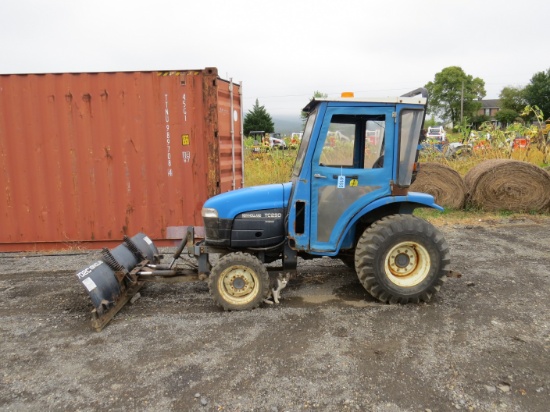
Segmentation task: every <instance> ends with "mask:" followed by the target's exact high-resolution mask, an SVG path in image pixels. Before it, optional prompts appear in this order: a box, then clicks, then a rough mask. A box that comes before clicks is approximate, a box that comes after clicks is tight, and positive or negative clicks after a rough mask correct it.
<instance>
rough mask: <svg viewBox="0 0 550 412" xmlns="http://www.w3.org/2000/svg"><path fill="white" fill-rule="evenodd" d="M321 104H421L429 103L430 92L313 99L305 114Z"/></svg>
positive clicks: (419, 91) (419, 90) (415, 91)
mask: <svg viewBox="0 0 550 412" xmlns="http://www.w3.org/2000/svg"><path fill="white" fill-rule="evenodd" d="M321 102H338V103H369V104H373V103H382V104H421V105H424V106H425V105H426V104H427V103H428V92H427V91H426V89H424V88H418V89H416V90H413V91H411V92H409V93H406V94H404V95H403V96H396V97H366V98H365V97H337V98H333V99H326V98H313V99H312V100H311V101H310V102H309V103H308V104H307V105H306V106H305V107H304V109H303V111H304V112H310V111H312V110H313V109H314V108H315V107H316V106H317V105H318V104H319V103H321Z"/></svg>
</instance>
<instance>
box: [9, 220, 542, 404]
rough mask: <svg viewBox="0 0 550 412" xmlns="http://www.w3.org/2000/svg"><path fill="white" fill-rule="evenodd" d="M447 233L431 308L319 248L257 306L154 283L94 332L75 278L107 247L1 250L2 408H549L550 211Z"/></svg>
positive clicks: (197, 286)
mask: <svg viewBox="0 0 550 412" xmlns="http://www.w3.org/2000/svg"><path fill="white" fill-rule="evenodd" d="M440 229H441V230H442V231H443V232H444V233H445V235H446V238H447V241H448V243H449V246H450V249H451V253H452V268H453V272H452V273H451V276H450V277H449V278H448V280H447V282H446V283H445V285H444V286H443V288H442V290H441V291H440V293H439V294H438V295H437V296H436V298H435V299H434V301H433V302H430V303H429V304H420V305H415V304H412V305H385V304H380V303H378V302H375V301H374V300H373V299H372V298H370V297H369V296H368V294H367V293H366V292H365V291H364V289H363V288H362V287H361V285H360V283H359V281H358V280H357V277H356V275H355V273H354V272H353V271H351V270H350V269H348V268H347V267H346V266H344V265H343V264H342V263H340V262H339V261H337V260H331V259H326V258H323V259H316V260H313V261H307V262H303V261H301V262H300V267H299V274H298V276H297V277H296V278H294V279H292V280H291V282H290V283H289V286H288V287H287V288H286V289H285V290H284V291H283V299H284V300H283V301H282V302H281V304H280V305H273V306H268V305H266V307H262V308H259V309H256V310H254V311H250V312H223V311H220V310H219V309H218V308H217V307H216V306H215V304H214V303H213V302H212V300H211V298H210V296H209V293H208V288H207V287H206V284H205V283H202V282H193V283H172V284H170V283H150V284H147V285H146V286H145V287H144V288H143V289H142V290H141V298H140V299H138V300H137V301H136V302H135V303H134V304H132V305H127V306H126V307H125V308H124V309H123V310H122V311H121V312H120V313H119V314H118V315H117V316H116V317H115V319H114V320H113V321H112V322H111V323H110V324H109V325H108V326H107V327H106V328H105V329H104V330H103V331H102V332H99V333H97V332H94V331H93V330H92V328H91V326H90V322H89V316H90V310H91V308H92V306H91V302H90V300H89V297H88V295H87V294H86V292H85V290H84V288H83V287H82V286H81V284H80V283H79V282H78V281H77V279H76V277H75V273H76V272H77V271H78V270H80V269H82V268H83V267H85V266H87V265H89V264H90V263H92V262H93V261H94V259H95V258H96V257H97V255H98V252H97V251H94V252H85V253H64V254H43V255H38V254H23V253H20V254H17V253H15V254H14V253H9V254H8V253H4V254H0V316H1V323H0V333H1V341H2V347H1V351H0V365H2V366H1V370H0V379H1V380H0V410H2V411H36V410H71V411H76V410H82V411H96V410H102V411H103V410H106V411H122V410H124V411H126V410H139V411H221V410H224V411H303V410H319V411H344V410H359V411H428V410H431V411H448V410H470V411H471V410H479V411H547V410H548V403H549V400H550V360H549V359H550V308H549V303H548V302H549V301H550V299H549V298H550V292H549V291H550V288H549V286H550V268H549V262H550V259H549V257H550V236H549V229H550V220H537V221H531V220H525V219H524V220H521V221H517V220H514V221H507V220H499V221H489V222H480V223H479V224H477V223H476V224H475V225H464V224H457V225H445V226H442V227H440Z"/></svg>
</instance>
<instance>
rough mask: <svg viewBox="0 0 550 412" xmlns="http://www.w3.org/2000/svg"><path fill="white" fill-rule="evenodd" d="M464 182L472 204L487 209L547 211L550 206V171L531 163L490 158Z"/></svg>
mask: <svg viewBox="0 0 550 412" xmlns="http://www.w3.org/2000/svg"><path fill="white" fill-rule="evenodd" d="M464 182H465V183H466V187H467V188H468V200H467V203H468V205H469V206H472V207H474V208H478V209H483V210H486V211H498V210H509V211H512V212H545V211H547V210H549V209H550V174H548V173H547V172H546V171H544V170H543V169H542V168H540V167H538V166H535V165H533V164H531V163H527V162H521V161H518V160H509V159H493V160H486V161H484V162H482V163H479V164H478V165H477V166H474V167H473V168H472V169H471V170H470V171H469V172H468V173H466V176H464Z"/></svg>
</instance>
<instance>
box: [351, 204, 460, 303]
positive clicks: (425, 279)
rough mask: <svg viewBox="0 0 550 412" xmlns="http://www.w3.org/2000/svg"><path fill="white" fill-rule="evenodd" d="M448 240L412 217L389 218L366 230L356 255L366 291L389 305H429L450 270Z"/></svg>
mask: <svg viewBox="0 0 550 412" xmlns="http://www.w3.org/2000/svg"><path fill="white" fill-rule="evenodd" d="M450 261H451V259H450V253H449V248H448V246H447V242H446V241H445V238H444V237H443V235H442V234H441V232H439V231H438V230H437V229H436V228H435V227H433V226H432V225H431V224H430V223H428V222H427V221H425V220H423V219H419V218H417V217H415V216H412V215H392V216H387V217H385V218H383V219H381V220H380V221H378V222H376V223H374V224H373V225H372V226H370V227H369V228H367V229H366V230H365V232H363V234H362V235H361V237H360V238H359V241H358V243H357V248H356V251H355V267H356V269H357V275H358V276H359V280H360V281H361V283H362V285H363V286H364V288H365V289H366V290H367V292H369V293H370V294H371V295H372V296H373V297H375V298H376V299H378V300H380V301H382V302H388V303H408V302H420V301H423V302H428V301H429V300H430V299H431V298H432V297H433V295H434V294H435V293H436V292H437V291H438V290H439V289H440V287H441V285H442V284H443V282H444V281H445V279H446V276H447V273H448V271H449V270H450Z"/></svg>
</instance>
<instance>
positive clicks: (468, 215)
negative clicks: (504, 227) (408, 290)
mask: <svg viewBox="0 0 550 412" xmlns="http://www.w3.org/2000/svg"><path fill="white" fill-rule="evenodd" d="M296 153H297V151H296V150H274V151H271V152H267V153H253V152H252V151H251V150H247V151H246V152H245V183H246V186H247V187H251V186H259V185H265V184H270V183H285V182H288V181H290V176H291V173H292V167H293V165H294V160H295V158H296ZM487 159H515V160H521V161H526V162H529V163H533V164H535V165H537V166H544V164H543V163H542V159H543V154H542V153H541V152H540V151H539V150H538V149H536V148H531V149H530V150H524V149H522V150H515V151H512V152H511V153H510V152H507V151H504V150H499V149H495V148H488V149H485V150H474V151H472V153H471V154H470V155H468V156H465V157H461V158H458V159H446V158H445V157H444V156H443V154H442V153H440V152H438V153H424V154H423V155H422V156H421V161H432V162H439V163H442V164H446V165H447V166H449V167H451V168H453V169H454V170H456V171H457V172H458V173H459V174H460V175H461V176H464V175H465V174H466V173H467V172H468V171H469V170H470V169H471V168H472V167H474V166H475V165H477V164H478V163H480V162H482V161H484V160H487ZM414 214H415V215H417V216H419V217H422V218H424V219H426V220H428V221H430V222H432V223H434V224H439V225H442V224H450V223H452V222H453V221H460V222H462V223H468V222H469V221H471V223H474V222H479V221H491V220H500V219H503V218H509V219H526V218H529V219H531V220H537V219H541V220H544V219H549V218H550V215H548V214H546V215H531V214H525V213H524V214H518V213H511V212H504V211H503V212H496V213H488V212H483V211H479V210H451V209H446V210H445V211H444V212H439V211H437V210H433V209H417V210H416V211H415V213H414Z"/></svg>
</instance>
